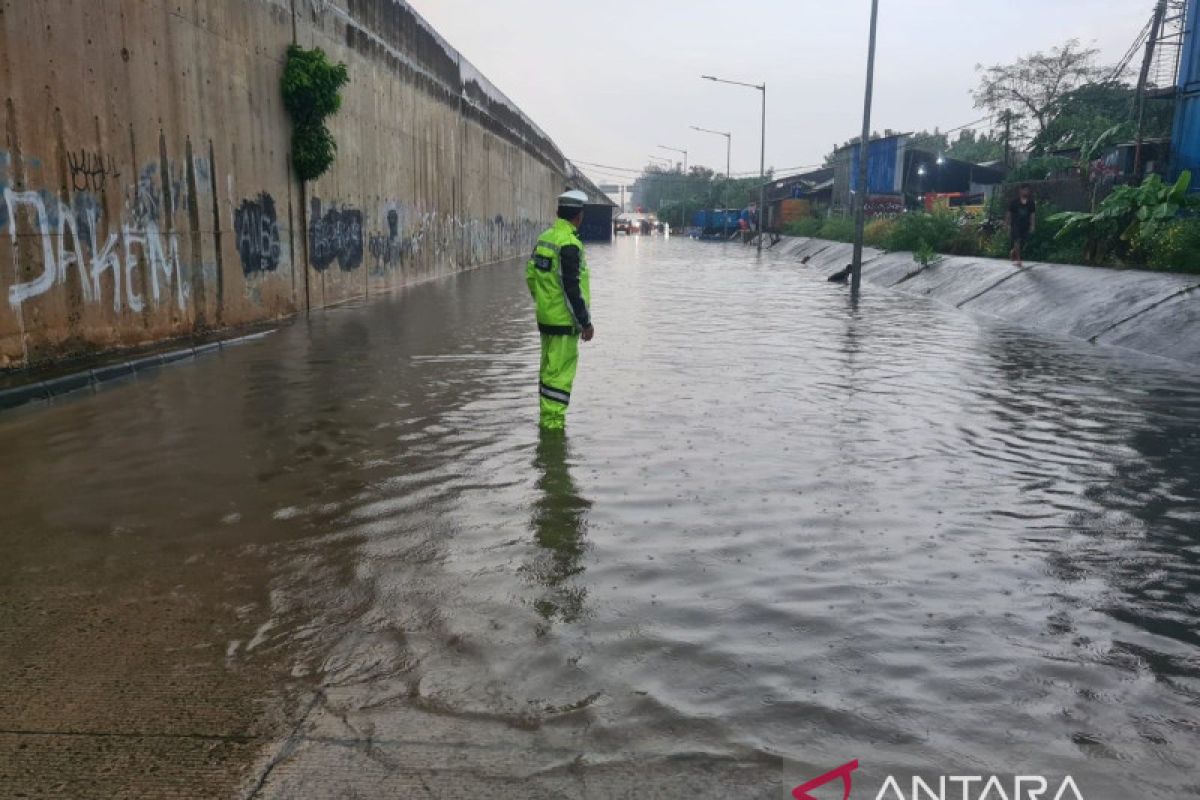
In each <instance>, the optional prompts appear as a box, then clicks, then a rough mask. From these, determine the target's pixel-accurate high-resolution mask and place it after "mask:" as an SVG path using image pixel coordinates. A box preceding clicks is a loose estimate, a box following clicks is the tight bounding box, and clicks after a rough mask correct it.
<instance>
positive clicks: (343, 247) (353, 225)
mask: <svg viewBox="0 0 1200 800" xmlns="http://www.w3.org/2000/svg"><path fill="white" fill-rule="evenodd" d="M308 257H309V260H310V261H312V265H313V269H315V270H317V271H318V272H324V271H325V270H327V269H329V267H330V265H331V264H333V262H334V261H337V263H338V267H339V268H341V270H342V271H343V272H350V271H351V270H354V269H357V268H358V267H359V266H361V265H362V260H363V215H362V211H360V210H359V209H357V208H351V207H349V206H342V207H341V208H339V207H337V206H331V207H330V208H329V209H327V210H326V211H325V213H324V214H322V213H321V201H320V200H319V199H317V198H313V200H312V216H311V217H310V218H309V223H308Z"/></svg>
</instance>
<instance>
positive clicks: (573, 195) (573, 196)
mask: <svg viewBox="0 0 1200 800" xmlns="http://www.w3.org/2000/svg"><path fill="white" fill-rule="evenodd" d="M587 201H588V196H587V195H586V194H584V193H583V192H581V191H579V190H578V189H571V190H569V191H566V192H563V193H562V194H560V195H559V196H558V206H559V208H583V207H584V205H586V204H587Z"/></svg>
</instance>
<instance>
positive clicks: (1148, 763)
mask: <svg viewBox="0 0 1200 800" xmlns="http://www.w3.org/2000/svg"><path fill="white" fill-rule="evenodd" d="M589 262H590V265H591V268H592V284H593V291H594V315H595V318H596V328H597V333H596V339H595V341H593V342H592V343H590V344H585V345H583V346H582V357H581V366H580V375H579V379H578V381H577V383H576V386H575V392H574V399H575V405H574V406H573V408H572V410H571V416H570V421H569V424H568V432H567V436H566V438H565V439H564V440H558V439H548V438H541V437H539V434H538V431H537V429H536V413H537V398H536V385H537V380H536V364H537V356H536V353H537V345H538V342H537V336H536V333H535V330H534V327H533V325H532V321H531V310H530V303H529V301H528V299H527V297H526V294H525V287H524V280H523V266H522V265H500V266H494V267H488V268H484V269H481V270H478V271H476V272H473V273H469V274H464V275H460V276H456V277H454V278H450V279H446V280H442V281H437V282H432V283H428V284H423V285H420V286H416V287H412V288H410V289H408V290H406V291H404V292H402V293H399V294H396V295H393V296H389V297H385V298H375V299H373V300H372V301H371V302H370V303H367V304H361V305H355V306H347V307H341V308H336V309H333V310H329V311H326V312H323V313H318V314H314V315H312V316H310V317H308V318H301V319H300V320H298V321H297V322H295V323H294V324H291V325H288V326H285V327H283V328H282V329H280V330H279V331H278V332H276V333H274V334H272V335H271V336H269V337H267V338H266V339H264V340H262V341H259V342H256V343H250V344H247V345H245V346H243V347H238V348H232V349H229V350H226V351H223V352H222V353H221V354H220V355H219V356H212V357H207V358H203V359H200V360H198V361H195V362H192V363H184V364H180V365H175V366H170V367H166V368H163V369H162V370H160V371H158V372H156V373H154V374H151V375H149V376H145V377H139V378H138V379H137V380H136V381H132V382H129V383H125V384H122V385H116V384H114V385H109V386H105V387H102V388H101V389H100V391H98V392H97V393H96V394H94V395H81V396H75V397H71V398H67V399H64V400H60V401H59V402H57V403H56V404H54V405H53V406H50V407H43V408H37V409H29V410H23V411H21V412H19V413H13V414H8V415H5V416H3V417H0V452H2V454H3V458H2V459H0V485H2V486H3V487H4V492H3V494H4V501H3V503H2V504H0V532H2V541H3V543H4V545H5V549H6V551H7V552H6V555H5V558H4V559H3V561H2V562H0V587H2V594H0V623H3V626H2V627H0V670H2V671H3V674H4V675H5V676H6V678H5V684H6V686H5V688H4V689H3V690H0V691H3V693H4V695H5V696H4V697H3V699H2V701H0V795H3V796H10V795H13V794H16V793H17V792H18V791H24V792H26V793H28V794H29V795H31V796H59V797H85V796H115V795H118V794H120V795H122V796H147V797H160V796H167V795H168V794H172V793H173V794H172V796H174V794H179V795H180V796H192V797H199V796H220V797H245V796H256V797H276V798H285V797H313V798H318V797H358V798H368V797H410V796H411V797H426V796H428V797H466V796H472V797H474V796H492V797H520V798H526V797H597V798H603V797H618V796H619V797H770V798H776V797H788V796H790V789H791V787H792V786H794V785H796V784H798V783H801V782H804V781H805V780H808V779H810V778H813V777H815V776H816V775H819V774H821V773H823V772H825V771H827V770H831V769H833V768H834V767H837V766H839V765H841V764H844V763H846V762H848V761H850V760H851V759H859V761H860V765H861V767H860V771H859V772H856V773H855V785H856V788H855V794H854V796H855V797H858V796H860V794H861V795H862V796H870V797H874V795H875V788H874V787H876V786H878V782H877V781H878V779H879V778H880V776H882V775H886V774H888V773H896V774H906V775H907V774H911V773H912V772H919V773H921V774H923V775H934V776H936V775H943V774H945V775H963V774H967V775H991V774H998V775H1002V776H1011V775H1013V774H1014V773H1016V774H1025V775H1045V776H1046V777H1047V779H1048V780H1049V782H1050V787H1051V788H1050V793H1051V794H1048V795H1047V800H1049V798H1050V797H1051V796H1052V794H1053V792H1054V790H1055V788H1056V787H1057V786H1058V785H1059V783H1058V782H1059V781H1060V780H1061V779H1062V777H1063V776H1065V775H1071V776H1073V779H1074V780H1075V781H1076V782H1077V784H1078V785H1079V788H1080V793H1081V795H1082V796H1083V797H1086V798H1089V800H1090V799H1091V798H1115V797H1125V796H1137V797H1162V798H1175V797H1188V796H1195V795H1196V794H1197V793H1200V772H1198V770H1197V753H1198V752H1200V633H1198V623H1200V375H1198V374H1197V373H1196V372H1195V371H1194V370H1190V369H1187V368H1184V367H1179V366H1175V365H1172V364H1170V363H1168V362H1164V361H1157V360H1152V359H1148V358H1143V357H1141V356H1138V355H1136V354H1132V353H1127V352H1122V351H1118V350H1108V349H1103V348H1097V347H1093V346H1090V345H1086V344H1083V343H1080V342H1075V341H1071V340H1065V339H1056V338H1049V337H1045V336H1042V335H1038V334H1034V333H1030V332H1028V331H1022V330H1017V329H1014V328H1012V327H1009V326H1006V325H1004V324H1002V323H999V322H994V321H986V320H981V319H978V318H974V317H971V316H968V315H965V314H963V313H961V312H958V311H954V310H951V309H947V308H944V307H940V306H937V305H934V304H931V303H927V302H924V301H921V300H917V299H914V298H911V297H907V296H903V295H899V294H892V293H889V292H887V291H885V290H882V289H877V288H873V287H870V286H867V287H865V292H864V296H863V299H862V302H861V303H860V304H859V305H857V306H854V305H852V304H851V303H850V301H849V297H848V294H847V291H846V289H845V288H844V287H840V286H834V285H830V284H827V283H825V282H824V281H823V280H822V279H821V278H822V276H819V275H814V274H813V273H812V272H811V271H808V270H807V268H805V267H803V266H802V265H800V264H797V263H796V262H794V261H791V260H788V259H786V258H784V257H782V256H781V255H779V254H772V253H768V254H766V255H765V256H764V257H763V258H762V260H761V261H760V260H758V259H757V258H756V257H755V255H754V253H753V250H752V249H751V248H745V247H741V246H738V245H724V246H723V245H718V244H700V243H695V242H690V241H686V240H682V239H679V238H673V239H671V240H669V241H664V240H662V239H660V238H649V237H646V238H637V239H630V238H620V239H618V241H616V242H615V243H613V244H612V245H609V246H593V247H591V248H589ZM1006 780H1007V779H1006ZM871 781H876V783H874V784H873V785H872V784H871V783H870V782H871ZM864 786H870V787H871V788H869V790H868V789H863V788H861V787H864ZM820 791H821V792H829V794H828V795H820V796H822V797H840V796H841V794H840V786H839V785H838V784H837V783H836V782H835V783H833V784H830V785H828V786H826V787H825V788H824V789H822V790H820ZM956 796H957V795H956ZM1066 796H1067V797H1070V796H1071V795H1070V794H1068V795H1066ZM993 797H995V795H993Z"/></svg>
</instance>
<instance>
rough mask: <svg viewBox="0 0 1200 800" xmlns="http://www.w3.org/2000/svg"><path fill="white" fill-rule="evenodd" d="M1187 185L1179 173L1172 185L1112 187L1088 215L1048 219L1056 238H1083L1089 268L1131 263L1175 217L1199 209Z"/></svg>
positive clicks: (1152, 179) (1148, 182) (1156, 181)
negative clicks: (1059, 225) (1057, 225)
mask: <svg viewBox="0 0 1200 800" xmlns="http://www.w3.org/2000/svg"><path fill="white" fill-rule="evenodd" d="M1191 180H1192V174H1191V173H1190V172H1188V171H1187V170H1184V171H1183V172H1182V173H1181V174H1180V176H1179V179H1178V180H1177V181H1175V183H1173V184H1168V183H1165V182H1164V181H1163V179H1162V178H1161V177H1160V176H1158V175H1150V176H1149V177H1147V178H1146V179H1145V180H1143V181H1142V183H1141V185H1139V186H1133V185H1131V184H1129V185H1124V186H1118V187H1117V188H1116V189H1114V190H1113V192H1112V194H1110V195H1109V196H1108V197H1106V198H1104V201H1103V202H1102V203H1100V207H1099V209H1097V210H1096V211H1095V212H1094V213H1086V212H1063V213H1061V214H1055V215H1053V216H1052V217H1051V219H1052V220H1053V221H1055V222H1061V223H1062V228H1061V229H1060V230H1059V232H1058V237H1057V238H1060V239H1065V238H1067V237H1070V236H1079V235H1082V236H1084V237H1086V240H1087V245H1086V247H1085V252H1086V254H1087V260H1088V261H1091V262H1093V263H1104V262H1107V261H1108V260H1110V259H1115V260H1117V261H1120V262H1125V263H1136V262H1137V261H1139V260H1141V259H1142V258H1144V257H1145V255H1146V251H1147V250H1148V249H1150V248H1149V246H1148V244H1147V243H1149V242H1153V241H1154V240H1155V239H1157V238H1158V234H1159V233H1160V232H1161V231H1162V230H1163V229H1164V228H1168V227H1170V226H1171V225H1172V224H1174V223H1175V222H1176V220H1177V219H1178V217H1179V214H1180V213H1181V212H1184V211H1187V210H1189V209H1194V208H1200V198H1196V197H1193V196H1191V195H1189V194H1188V193H1187V191H1188V187H1189V186H1190V184H1191Z"/></svg>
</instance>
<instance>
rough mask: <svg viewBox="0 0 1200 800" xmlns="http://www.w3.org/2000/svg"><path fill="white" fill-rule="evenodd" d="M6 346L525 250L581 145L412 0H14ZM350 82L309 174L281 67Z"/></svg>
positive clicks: (2, 74) (28, 347) (18, 355)
mask: <svg viewBox="0 0 1200 800" xmlns="http://www.w3.org/2000/svg"><path fill="white" fill-rule="evenodd" d="M0 12H2V13H0V86H2V87H3V108H2V109H0V124H2V126H3V133H2V136H3V138H2V139H0V194H2V195H3V197H2V198H0V368H13V367H24V366H32V365H35V364H39V363H45V362H52V361H56V360H59V359H62V358H64V357H69V356H75V355H80V354H86V353H88V352H92V351H97V350H107V349H111V348H115V347H121V346H130V345H137V344H145V343H147V342H154V341H159V340H163V339H169V338H172V337H179V336H187V335H190V334H193V333H196V332H200V331H204V330H210V329H214V328H223V327H227V326H234V325H240V324H245V323H249V322H257V321H262V320H268V319H273V318H278V317H281V316H285V315H288V314H291V313H293V312H295V311H297V310H299V309H304V308H306V307H312V308H318V307H321V306H325V305H328V304H330V303H336V302H340V301H343V300H346V299H348V298H353V297H361V296H363V295H367V294H370V293H372V292H379V291H385V290H388V289H390V288H392V287H395V286H398V285H401V284H404V283H406V282H410V281H413V280H416V279H421V278H426V277H431V276H435V275H439V274H443V273H447V272H450V271H453V270H458V269H462V268H465V267H470V266H474V265H478V264H482V263H486V262H489V261H495V260H498V259H501V258H506V257H511V256H514V255H519V254H521V253H523V252H524V251H525V249H526V248H527V246H528V242H529V241H530V240H531V239H532V238H533V237H534V236H536V232H537V229H538V228H539V226H540V225H542V224H543V223H544V222H545V220H546V219H547V217H548V216H550V211H551V208H552V203H553V199H552V198H553V197H554V195H556V194H557V193H558V192H560V191H561V190H562V187H563V181H564V175H565V174H566V170H567V165H566V162H565V159H564V158H563V156H562V154H561V153H560V152H559V151H558V150H557V149H556V147H555V146H554V144H553V143H552V142H551V141H550V140H549V138H548V137H547V136H546V135H545V134H544V133H542V132H541V131H540V130H539V129H538V128H537V126H536V125H535V124H533V123H532V122H531V121H530V120H528V119H527V118H526V117H525V116H524V115H523V114H522V113H521V112H520V110H519V109H518V108H516V106H515V105H514V104H512V103H511V102H510V101H508V100H507V98H505V97H504V96H503V95H502V94H501V93H500V92H499V91H497V90H496V89H495V88H494V87H492V86H491V85H490V84H489V83H488V82H487V80H486V79H485V78H484V77H483V76H482V75H480V74H479V73H478V72H477V71H476V70H475V69H474V68H473V67H472V66H471V65H470V63H469V62H467V61H466V60H465V59H463V58H462V57H461V56H460V55H459V54H458V53H457V52H455V51H454V50H453V49H452V48H450V47H449V46H448V45H447V44H446V43H445V42H444V41H443V40H442V39H441V38H440V37H438V36H437V34H436V33H435V32H433V31H432V29H430V28H429V26H428V25H427V24H426V23H425V22H424V21H423V20H421V19H420V18H419V17H418V16H417V15H416V14H415V13H414V12H413V11H412V10H411V9H410V8H409V7H408V6H407V5H406V4H405V3H404V2H401V1H400V0H36V2H34V1H33V0H0ZM292 42H298V43H300V44H301V45H303V46H305V47H314V46H317V47H321V48H322V49H324V50H325V51H326V52H327V53H328V54H329V55H330V57H331V58H332V59H333V60H336V61H344V62H345V63H346V64H347V65H348V67H349V72H350V84H349V86H348V87H347V88H346V90H345V91H344V103H343V106H342V110H341V111H340V112H339V114H338V115H337V116H336V117H334V118H333V119H332V121H331V124H330V128H331V130H332V131H333V132H334V135H335V136H336V138H337V141H338V145H339V154H338V158H337V160H336V162H335V164H334V167H333V169H332V170H331V171H330V172H329V173H328V174H327V175H325V176H323V177H322V178H321V179H320V180H318V181H316V182H314V183H310V184H306V185H301V184H300V183H299V182H298V181H297V180H296V179H295V176H294V174H293V173H292V170H291V166H290V158H289V146H290V139H291V123H290V120H289V119H288V118H287V115H286V113H285V112H284V110H283V106H282V98H281V96H280V89H279V80H280V76H281V73H282V67H283V58H284V56H285V50H286V48H287V46H288V45H289V44H290V43H292Z"/></svg>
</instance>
